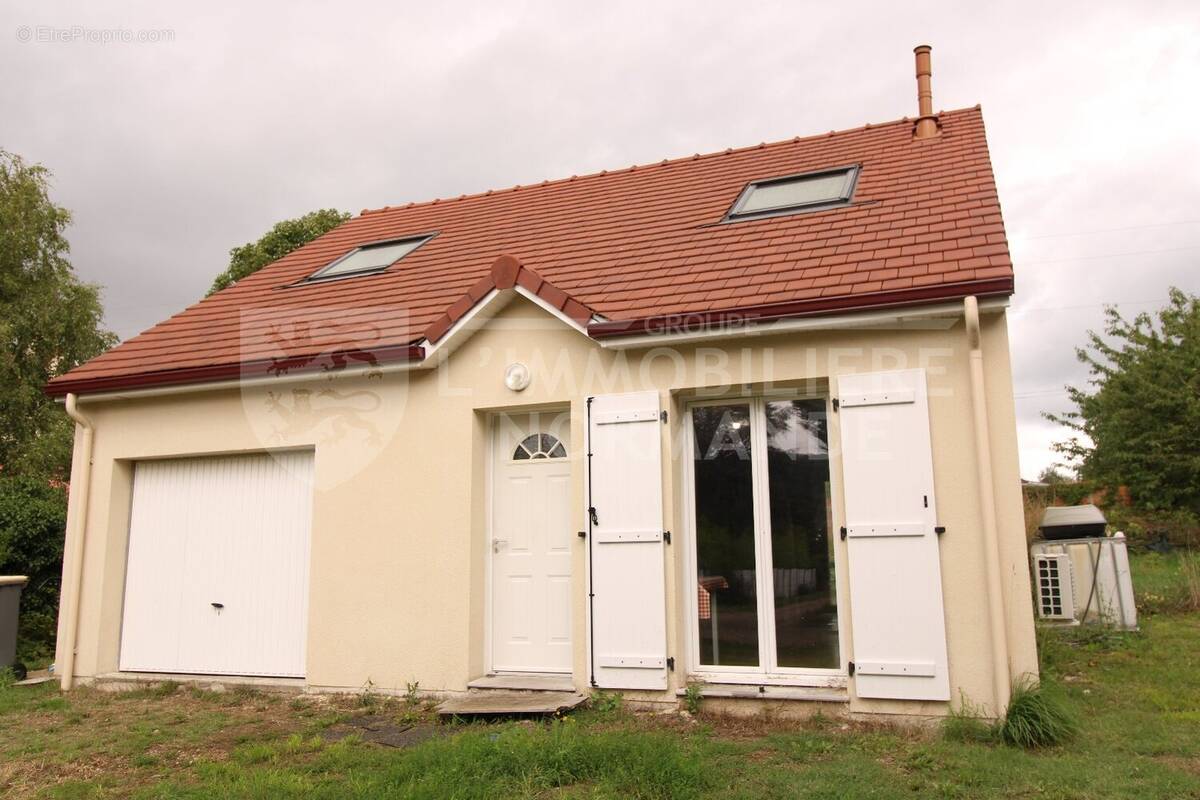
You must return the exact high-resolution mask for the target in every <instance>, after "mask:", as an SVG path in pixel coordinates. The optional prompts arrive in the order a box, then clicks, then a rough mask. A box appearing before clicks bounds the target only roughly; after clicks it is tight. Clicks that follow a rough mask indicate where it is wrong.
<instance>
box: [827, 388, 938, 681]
mask: <svg viewBox="0 0 1200 800" xmlns="http://www.w3.org/2000/svg"><path fill="white" fill-rule="evenodd" d="M838 400H839V406H840V412H839V417H840V425H841V438H842V469H843V484H844V487H845V495H846V534H847V535H846V545H847V559H848V561H849V567H850V570H849V571H850V612H851V615H852V617H851V623H852V628H853V631H854V636H853V638H854V665H855V690H856V692H857V694H858V696H859V697H886V698H897V699H905V700H949V699H950V682H949V678H948V675H947V669H946V622H945V610H944V606H943V603H942V570H941V564H940V562H939V559H938V537H937V534H936V532H935V531H934V527H935V526H936V525H937V504H936V503H935V502H934V496H933V455H932V451H931V448H930V440H929V403H928V397H927V393H926V385H925V370H923V369H912V370H901V371H897V372H874V373H862V374H857V375H843V376H841V377H839V378H838Z"/></svg>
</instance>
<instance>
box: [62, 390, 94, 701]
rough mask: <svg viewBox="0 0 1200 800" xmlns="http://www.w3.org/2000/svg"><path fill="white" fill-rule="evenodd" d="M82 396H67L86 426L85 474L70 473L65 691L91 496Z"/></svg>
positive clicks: (86, 441)
mask: <svg viewBox="0 0 1200 800" xmlns="http://www.w3.org/2000/svg"><path fill="white" fill-rule="evenodd" d="M78 403H79V398H78V397H77V396H76V395H75V394H74V393H71V394H68V395H67V401H66V409H67V416H69V417H70V418H71V419H73V420H75V424H76V425H78V426H79V427H80V428H82V429H83V440H82V443H81V444H80V448H79V449H80V464H81V466H82V467H83V470H82V473H81V474H79V475H76V474H74V473H72V475H71V488H70V490H69V491H70V493H71V495H74V496H75V498H76V500H75V513H74V514H72V515H70V517H69V525H68V526H67V549H68V552H67V554H66V563H67V564H70V565H71V572H70V574H69V575H68V574H65V571H64V575H63V577H64V578H66V581H65V582H64V585H63V587H62V588H63V590H62V597H63V599H64V600H65V601H66V607H65V608H64V609H63V613H64V616H63V620H64V623H65V624H64V625H63V644H64V645H65V646H66V652H65V653H63V654H62V656H63V657H62V663H61V664H59V665H58V666H57V667H56V669H58V670H59V672H60V673H61V674H62V688H63V691H68V690H69V689H70V688H71V686H72V685H74V683H75V644H76V642H75V640H76V638H77V636H78V633H79V590H80V589H81V588H82V585H83V543H84V538H85V537H86V535H87V515H88V496H89V495H90V493H91V483H92V435H93V432H94V429H93V427H92V421H91V420H90V419H88V418H87V417H85V416H84V415H83V414H82V413H81V412H80V411H79V408H78Z"/></svg>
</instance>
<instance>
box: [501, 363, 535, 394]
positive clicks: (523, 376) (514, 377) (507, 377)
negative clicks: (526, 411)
mask: <svg viewBox="0 0 1200 800" xmlns="http://www.w3.org/2000/svg"><path fill="white" fill-rule="evenodd" d="M531 378H532V376H531V375H530V374H529V367H527V366H525V365H524V364H522V363H521V362H520V361H518V362H517V363H515V364H509V365H508V369H506V370H504V385H505V386H507V387H508V388H509V389H512V390H513V391H514V392H519V391H521V390H523V389H524V388H525V387H526V386H528V385H529V381H530V380H531Z"/></svg>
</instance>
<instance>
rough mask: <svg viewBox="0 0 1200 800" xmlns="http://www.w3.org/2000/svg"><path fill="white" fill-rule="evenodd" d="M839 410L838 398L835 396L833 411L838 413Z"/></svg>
mask: <svg viewBox="0 0 1200 800" xmlns="http://www.w3.org/2000/svg"><path fill="white" fill-rule="evenodd" d="M837 410H838V399H837V398H836V397H835V398H833V413H835V414H836V413H837Z"/></svg>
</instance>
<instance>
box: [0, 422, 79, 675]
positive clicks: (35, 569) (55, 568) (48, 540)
mask: <svg viewBox="0 0 1200 800" xmlns="http://www.w3.org/2000/svg"><path fill="white" fill-rule="evenodd" d="M63 416H66V415H63ZM65 488H66V487H65V486H64V485H63V484H61V483H51V482H50V481H47V480H45V479H44V478H42V477H40V476H39V477H32V476H28V475H24V476H12V475H6V476H0V575H26V576H28V577H29V583H28V585H26V587H25V590H24V591H23V592H22V593H21V620H20V630H19V631H18V636H17V643H18V654H19V656H20V658H21V659H22V660H30V659H36V658H40V657H43V656H47V655H49V654H50V653H52V652H53V651H54V636H55V625H56V620H57V617H58V590H59V583H60V581H61V577H62V555H63V538H64V533H65V530H66V524H67V498H66V491H65Z"/></svg>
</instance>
